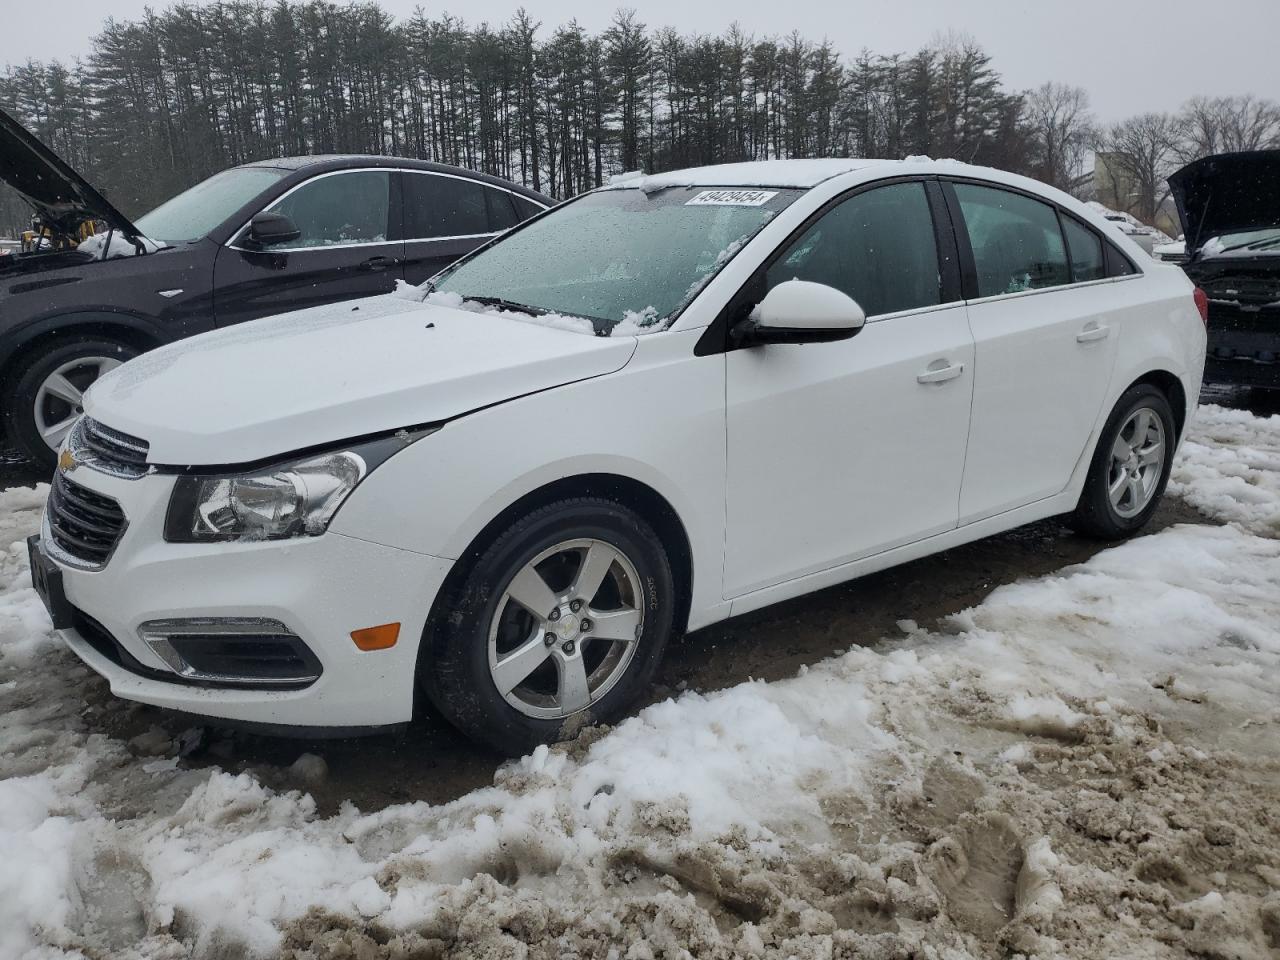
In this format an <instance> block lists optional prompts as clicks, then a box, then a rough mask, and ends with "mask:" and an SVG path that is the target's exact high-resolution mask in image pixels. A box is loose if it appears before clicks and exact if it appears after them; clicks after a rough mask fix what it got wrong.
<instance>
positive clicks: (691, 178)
mask: <svg viewBox="0 0 1280 960" xmlns="http://www.w3.org/2000/svg"><path fill="white" fill-rule="evenodd" d="M934 162H935V161H933V160H930V159H929V158H928V157H907V159H905V160H866V159H852V158H839V159H828V160H755V161H751V162H748V163H717V164H713V165H712V166H707V167H689V168H687V169H685V170H670V171H668V172H666V173H655V174H652V175H650V176H643V175H634V176H625V175H624V177H619V178H616V179H615V180H614V181H613V182H612V183H610V184H609V185H608V186H606V187H605V188H604V189H606V190H626V189H635V188H639V189H641V190H646V191H649V190H661V189H663V188H664V187H727V186H734V187H800V188H804V189H808V188H810V187H816V186H817V185H818V184H820V183H822V182H823V181H824V180H830V179H831V178H832V177H838V176H840V175H841V174H844V173H853V172H854V171H855V170H865V169H867V168H869V167H902V166H904V165H906V164H913V165H921V164H928V165H932V164H933V163H934Z"/></svg>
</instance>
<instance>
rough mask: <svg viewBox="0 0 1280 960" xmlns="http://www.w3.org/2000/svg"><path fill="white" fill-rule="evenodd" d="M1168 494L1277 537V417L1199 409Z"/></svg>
mask: <svg viewBox="0 0 1280 960" xmlns="http://www.w3.org/2000/svg"><path fill="white" fill-rule="evenodd" d="M1169 490H1170V492H1172V493H1174V494H1176V495H1178V496H1180V497H1182V498H1183V499H1185V500H1186V501H1187V502H1188V503H1190V504H1191V505H1192V506H1193V507H1195V508H1196V509H1197V510H1199V511H1200V512H1201V513H1204V514H1206V515H1207V516H1210V517H1213V518H1215V519H1218V520H1223V521H1228V522H1235V523H1240V524H1242V525H1244V526H1245V527H1247V528H1248V529H1250V530H1252V531H1254V532H1255V533H1259V534H1262V535H1264V536H1270V537H1280V415H1275V416H1272V417H1269V418H1260V417H1256V416H1254V415H1253V414H1251V413H1249V412H1248V411H1246V410H1231V409H1227V408H1225V407H1219V406H1213V405H1205V406H1201V407H1200V408H1199V410H1198V411H1197V412H1196V415H1195V416H1194V417H1193V418H1192V421H1191V425H1190V428H1189V430H1188V431H1187V439H1186V440H1185V441H1184V442H1183V445H1182V450H1181V452H1180V454H1179V457H1178V460H1177V462H1176V463H1175V464H1174V468H1173V473H1172V474H1171V476H1170V478H1169Z"/></svg>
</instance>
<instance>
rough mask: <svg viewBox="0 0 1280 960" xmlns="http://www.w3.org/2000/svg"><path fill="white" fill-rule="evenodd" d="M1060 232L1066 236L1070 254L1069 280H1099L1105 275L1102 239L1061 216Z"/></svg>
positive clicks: (1084, 227)
mask: <svg viewBox="0 0 1280 960" xmlns="http://www.w3.org/2000/svg"><path fill="white" fill-rule="evenodd" d="M1062 232H1063V233H1065V234H1066V235H1067V250H1068V251H1069V252H1070V254H1071V279H1072V280H1074V281H1075V282H1076V283H1084V282H1085V281H1086V280H1101V279H1102V278H1103V277H1105V276H1106V275H1107V264H1106V261H1105V260H1104V259H1103V252H1102V238H1101V237H1099V236H1098V235H1097V234H1096V233H1094V232H1093V231H1092V230H1090V229H1089V228H1088V227H1086V226H1085V225H1084V224H1083V223H1081V222H1080V221H1078V220H1076V219H1075V218H1074V217H1069V216H1067V215H1066V214H1063V217H1062Z"/></svg>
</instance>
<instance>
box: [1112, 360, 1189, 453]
mask: <svg viewBox="0 0 1280 960" xmlns="http://www.w3.org/2000/svg"><path fill="white" fill-rule="evenodd" d="M1143 383H1147V384H1150V385H1151V386H1153V387H1155V388H1156V389H1157V390H1159V391H1160V392H1161V393H1163V394H1164V395H1165V397H1166V399H1168V401H1169V406H1170V407H1172V408H1173V425H1174V428H1175V429H1176V431H1177V434H1178V439H1179V440H1181V439H1182V434H1183V430H1184V429H1185V428H1186V425H1187V410H1188V407H1187V389H1186V387H1184V386H1183V385H1182V380H1181V379H1180V378H1179V377H1178V376H1177V375H1176V374H1174V373H1170V372H1169V371H1168V370H1165V369H1159V368H1158V369H1155V370H1149V371H1147V372H1146V373H1144V374H1143V375H1142V376H1140V377H1138V378H1137V379H1136V380H1134V381H1133V382H1132V383H1130V384H1129V385H1128V386H1127V387H1125V388H1124V389H1123V390H1121V391H1120V395H1121V396H1124V395H1125V394H1126V393H1128V392H1129V391H1130V390H1132V389H1133V388H1134V387H1136V386H1138V385H1139V384H1143Z"/></svg>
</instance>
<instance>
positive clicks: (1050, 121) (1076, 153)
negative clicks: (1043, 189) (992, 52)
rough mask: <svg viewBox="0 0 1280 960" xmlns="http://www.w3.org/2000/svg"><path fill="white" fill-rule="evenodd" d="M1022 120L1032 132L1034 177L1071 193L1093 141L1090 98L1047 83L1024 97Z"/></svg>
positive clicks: (1076, 91)
mask: <svg viewBox="0 0 1280 960" xmlns="http://www.w3.org/2000/svg"><path fill="white" fill-rule="evenodd" d="M1025 117H1026V122H1027V124H1028V125H1029V126H1030V128H1031V137H1032V145H1033V150H1034V157H1035V160H1034V164H1035V166H1034V172H1035V175H1036V176H1037V177H1039V178H1040V179H1041V180H1043V181H1044V182H1045V183H1049V184H1052V185H1053V186H1055V187H1059V188H1060V189H1062V190H1067V191H1070V190H1071V188H1072V186H1073V185H1074V184H1075V183H1076V182H1077V181H1078V179H1079V177H1080V174H1081V171H1082V170H1083V168H1084V165H1085V160H1086V159H1087V157H1088V155H1089V150H1090V147H1091V145H1092V144H1093V142H1094V140H1095V139H1096V132H1095V130H1094V122H1093V113H1092V112H1091V111H1090V109H1089V94H1088V93H1087V92H1085V90H1084V89H1083V88H1081V87H1071V86H1067V85H1066V84H1061V83H1046V84H1044V85H1042V86H1040V87H1037V88H1036V89H1035V90H1032V91H1031V92H1030V93H1028V94H1027V97H1026V111H1025Z"/></svg>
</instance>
